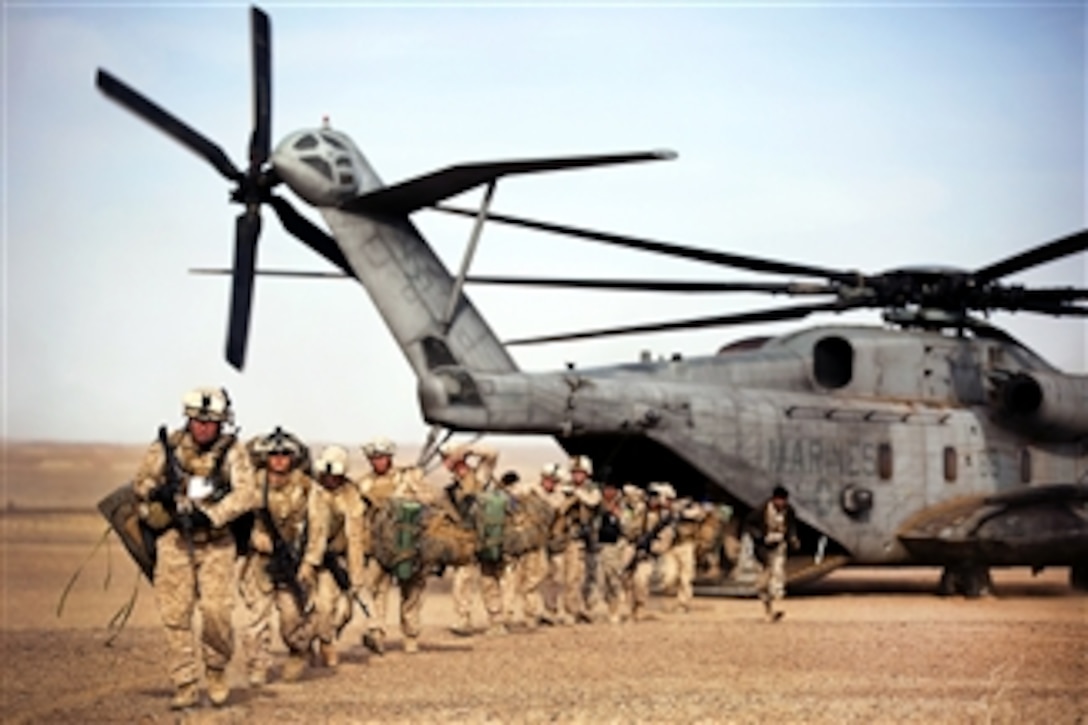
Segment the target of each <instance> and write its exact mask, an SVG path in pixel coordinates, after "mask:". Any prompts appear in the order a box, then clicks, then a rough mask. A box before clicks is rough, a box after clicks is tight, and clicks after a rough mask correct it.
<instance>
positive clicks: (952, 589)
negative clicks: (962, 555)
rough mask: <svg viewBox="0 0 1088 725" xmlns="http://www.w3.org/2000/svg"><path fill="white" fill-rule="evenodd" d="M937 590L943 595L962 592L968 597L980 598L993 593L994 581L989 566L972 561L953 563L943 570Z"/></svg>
mask: <svg viewBox="0 0 1088 725" xmlns="http://www.w3.org/2000/svg"><path fill="white" fill-rule="evenodd" d="M937 590H938V591H939V592H940V594H941V596H943V597H948V596H952V595H954V594H962V595H963V596H965V597H967V598H968V599H978V598H979V597H984V596H987V595H989V594H993V590H994V583H993V580H992V579H991V578H990V569H989V567H986V566H982V565H980V564H971V563H964V564H953V565H950V566H946V567H945V568H944V571H942V572H941V582H940V584H938V585H937Z"/></svg>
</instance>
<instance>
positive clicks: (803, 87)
mask: <svg viewBox="0 0 1088 725" xmlns="http://www.w3.org/2000/svg"><path fill="white" fill-rule="evenodd" d="M264 7H265V8H266V10H268V11H269V12H270V15H271V17H272V32H273V137H274V140H278V139H279V138H282V137H283V136H285V135H286V134H287V133H289V132H291V131H293V130H295V129H297V128H300V127H304V126H312V125H316V124H317V123H318V122H319V121H320V119H321V117H322V115H324V114H329V115H330V116H331V118H332V123H333V125H334V126H336V127H338V128H340V129H342V130H344V131H346V132H347V133H349V134H350V135H351V136H352V138H353V139H354V140H355V142H356V143H357V144H358V145H359V147H360V148H361V149H362V150H363V152H364V153H365V154H366V155H367V156H368V157H369V159H370V161H371V162H372V164H373V165H374V166H375V168H376V169H377V171H378V173H379V174H380V175H381V176H382V178H383V179H384V180H385V181H386V182H395V181H397V180H401V179H404V178H408V177H411V176H415V175H417V174H420V173H424V172H426V171H429V170H431V169H433V168H438V167H442V166H446V165H448V164H451V163H455V162H458V161H472V160H484V159H492V158H504V157H526V156H544V155H563V154H575V153H594V152H606V151H623V150H634V149H650V148H672V149H675V150H676V151H677V152H678V153H679V159H678V160H677V161H673V162H668V163H658V164H645V165H639V166H629V167H623V168H616V169H606V170H595V171H586V172H568V173H562V174H552V175H543V176H539V177H534V178H521V179H516V180H511V181H506V182H503V183H501V184H500V185H499V188H498V192H497V194H496V198H495V202H494V208H495V209H497V210H498V211H506V212H510V213H516V214H524V215H528V216H537V217H541V218H545V219H551V220H557V221H563V222H568V223H572V224H581V225H585V226H591V227H596V228H602V229H608V230H613V231H618V232H627V233H631V234H638V235H643V236H650V237H657V238H662V239H666V240H672V241H678V242H684V243H688V244H694V245H701V246H707V247H712V248H717V249H722V250H732V251H738V252H742V253H750V254H757V255H762V256H773V257H777V258H783V259H788V260H795V261H799V262H811V263H814V264H818V265H823V266H829V267H845V268H857V269H861V270H863V271H880V270H883V269H887V268H892V267H897V266H903V265H916V264H944V265H953V266H961V267H967V268H973V267H979V266H982V265H984V264H986V263H988V262H991V261H994V260H996V259H999V258H1002V257H1005V256H1008V255H1010V254H1013V253H1015V252H1017V251H1019V250H1021V249H1023V248H1025V247H1027V246H1031V245H1034V244H1038V243H1041V242H1043V241H1047V240H1049V239H1052V238H1054V237H1058V236H1062V235H1064V234H1067V233H1070V232H1072V231H1074V230H1076V229H1079V228H1081V227H1083V226H1085V82H1086V68H1085V8H1084V4H1083V3H1065V4H1051V5H1049V6H1046V5H1044V4H1041V3H1025V4H1023V5H1022V6H1019V7H1016V6H1003V7H1002V6H996V4H991V5H990V6H989V7H986V6H980V5H979V4H974V5H973V6H972V5H971V4H945V5H942V6H939V7H938V6H935V5H934V6H929V7H922V6H919V7H914V8H909V7H903V6H898V7H891V8H889V7H883V8H882V7H876V6H872V7H839V8H834V7H816V6H812V7H781V6H780V7H777V8H773V7H772V8H756V7H744V6H732V7H728V6H720V7H687V8H674V7H667V8H666V7H626V8H620V7H602V6H598V7H596V8H571V7H559V6H553V7H531V8H525V7H523V8H512V7H506V8H495V7H491V8H488V7H441V8H438V7H415V8H403V9H402V8H381V7H370V8H368V7H363V6H359V5H348V6H345V7H335V8H313V7H300V6H280V5H275V4H267V5H265V6H264ZM4 33H5V37H4V42H3V48H4V52H3V70H4V84H3V86H4V88H3V89H4V98H3V103H2V106H3V109H4V111H3V116H4V118H3V120H4V133H5V137H4V138H5V145H4V150H3V171H4V177H3V190H4V208H3V224H4V228H3V242H4V249H3V251H4V265H3V266H4V287H3V289H4V298H3V318H4V323H5V337H4V345H3V349H4V401H3V415H4V421H3V434H4V435H5V436H6V437H11V438H21V439H23V438H36V439H40V438H56V439H68V440H122V441H142V440H147V439H150V437H151V435H152V433H153V431H154V429H155V426H157V425H158V424H159V423H160V422H163V421H166V422H173V421H175V420H177V419H178V418H179V415H180V411H179V399H180V396H181V394H182V392H183V391H184V390H185V389H186V388H188V387H190V386H192V385H197V384H224V385H226V386H227V387H228V388H229V389H230V390H231V392H232V394H233V396H234V398H235V401H236V403H237V407H238V415H239V420H240V422H241V424H242V425H243V427H244V428H245V429H246V430H247V431H249V432H257V431H259V430H262V429H266V428H269V427H271V426H272V425H275V424H277V423H282V424H284V425H285V426H287V427H289V428H292V429H294V430H296V431H297V432H298V433H299V434H301V435H303V436H305V437H311V438H315V439H322V440H341V441H359V440H362V439H364V438H369V437H371V436H374V435H378V434H384V435H390V436H393V437H395V438H399V439H403V440H409V439H418V438H420V437H421V436H422V434H423V431H424V426H423V424H422V422H421V419H420V415H419V411H418V406H417V403H416V400H415V381H414V379H413V377H412V376H411V373H410V372H409V370H408V368H407V366H406V365H405V364H404V362H403V358H402V357H401V354H400V352H399V350H398V349H397V348H396V346H395V345H394V344H393V341H392V338H391V337H390V336H389V334H388V333H387V331H386V330H385V328H384V326H383V325H382V323H381V320H380V318H379V317H378V316H377V314H376V313H375V311H374V309H373V307H372V306H371V304H370V302H369V300H368V298H367V297H366V295H365V294H364V293H363V291H362V290H361V289H360V288H358V287H356V286H355V285H354V284H352V283H348V282H326V283H319V282H288V281H281V280H268V279H262V280H258V286H257V295H256V298H257V302H256V307H255V314H254V319H253V324H252V328H251V335H250V346H249V356H248V364H247V368H246V371H245V372H244V373H242V374H238V373H236V372H235V371H233V369H231V368H230V367H229V366H228V365H227V364H226V362H225V361H224V360H223V339H224V333H225V326H226V313H227V296H228V283H227V282H226V281H225V279H212V278H204V277H191V276H189V275H188V274H187V273H186V270H187V269H188V268H189V267H193V266H224V265H227V264H229V261H230V258H231V254H232V248H233V225H234V216H235V215H236V214H238V213H239V207H237V206H233V205H228V204H227V203H225V202H226V199H227V193H228V190H229V188H228V184H227V183H226V182H225V181H223V180H222V179H221V178H220V177H219V176H218V175H217V174H216V173H215V172H214V171H213V170H212V169H211V168H210V167H208V166H206V165H205V164H204V163H203V162H202V161H201V160H199V159H198V158H196V157H195V156H193V155H192V154H191V153H189V152H188V151H186V150H185V149H183V148H182V147H180V146H179V145H177V144H176V143H174V142H173V141H171V140H170V139H168V138H167V137H166V136H164V135H163V134H161V133H160V132H158V131H157V130H155V129H153V128H151V127H149V126H148V125H147V124H145V123H143V122H142V121H140V120H139V119H137V118H136V117H134V116H132V115H131V114H129V113H128V112H127V111H125V110H123V109H121V108H120V107H119V106H117V105H115V104H114V103H112V102H111V101H109V100H107V99H106V98H105V97H103V96H101V95H100V94H99V93H98V92H97V90H95V88H94V85H93V78H94V72H95V69H96V68H97V67H99V66H101V67H104V68H106V69H108V70H110V71H111V72H113V73H114V74H116V75H117V76H119V77H120V78H122V79H123V80H125V81H126V82H128V83H129V84H131V85H133V86H134V87H136V88H138V89H140V90H141V91H142V92H143V93H145V94H146V95H148V96H149V97H150V98H152V99H154V100H155V101H157V102H158V103H160V104H161V105H163V106H165V107H166V108H168V109H169V110H171V111H172V112H174V113H175V114H177V115H179V116H180V117H182V118H183V119H185V120H186V121H187V122H189V123H190V124H191V125H193V126H194V127H196V128H197V129H199V130H201V131H202V132H204V133H205V134H207V135H208V136H209V137H211V138H212V139H213V140H215V141H217V142H218V143H219V144H220V145H222V147H223V148H224V149H225V150H226V152H227V153H228V154H229V155H230V156H231V157H232V158H233V159H234V161H235V163H236V164H240V163H241V161H242V160H243V156H244V148H245V146H246V143H247V140H248V134H249V129H250V114H251V109H250V88H249V73H250V71H249V55H248V54H249V46H248V42H249V41H248V13H247V9H246V6H244V5H232V6H225V7H210V6H207V5H205V6H201V5H187V6H171V7H166V8H163V7H158V8H156V7H153V6H125V5H119V6H115V7H112V8H106V7H97V8H96V7H89V6H86V5H79V6H73V7H65V6H44V7H43V6H42V5H41V4H37V3H36V4H28V5H19V4H15V3H6V4H5V5H4ZM283 193H285V194H286V193H288V192H287V191H286V190H284V192H283ZM474 198H475V197H473V199H474ZM470 200H471V199H470ZM293 201H295V203H296V206H297V207H299V208H300V210H304V209H303V207H304V206H305V205H304V203H303V202H301V201H298V200H297V199H293ZM304 211H305V212H306V213H308V214H309V213H310V210H304ZM312 218H314V219H317V218H318V217H317V216H316V215H312ZM415 219H416V221H417V223H418V224H419V226H420V228H421V230H422V231H423V232H424V234H426V235H427V237H428V239H429V240H430V241H431V242H432V244H433V245H434V246H435V248H436V249H437V250H438V252H439V254H440V255H441V256H442V257H443V258H444V259H445V260H446V262H447V265H448V266H450V267H454V268H455V267H456V266H457V264H458V260H459V258H460V254H461V250H462V249H463V245H464V243H465V240H466V238H467V235H468V231H469V225H468V223H467V222H464V221H461V220H451V219H446V218H441V217H438V216H437V215H436V214H434V213H426V212H424V213H419V214H417V215H416V217H415ZM264 222H265V225H264V227H265V233H264V235H263V237H262V240H261V242H262V244H261V248H260V260H261V264H262V266H269V267H297V268H311V269H316V268H324V267H323V266H322V263H321V262H320V260H319V259H318V258H316V257H315V256H314V255H313V254H312V253H310V252H309V251H308V250H306V249H305V248H303V247H302V246H301V245H300V244H298V243H297V242H296V241H295V240H294V239H293V238H291V237H289V236H288V235H286V234H285V233H284V232H283V231H282V230H281V229H280V228H279V226H278V222H277V220H276V219H275V217H274V216H273V215H272V213H271V212H270V211H268V210H266V213H265V217H264ZM477 260H478V262H477V265H476V266H475V268H474V269H475V271H477V272H481V273H495V274H501V273H505V274H516V273H519V272H520V273H525V272H526V271H531V272H532V273H538V274H565V275H570V274H581V275H585V276H607V275H614V276H665V275H669V276H674V277H687V278H694V279H719V280H721V279H750V278H752V277H751V276H748V275H744V274H742V273H739V272H737V273H734V272H731V271H729V270H725V269H720V268H715V267H710V266H706V265H697V264H694V263H690V262H682V261H676V260H668V259H664V258H661V257H657V256H652V255H647V254H640V253H637V252H633V251H624V250H618V249H609V248H604V247H599V246H594V245H589V244H585V243H577V242H574V241H570V240H565V239H562V238H557V237H550V236H542V235H534V234H531V233H528V232H517V231H510V230H506V229H502V228H500V227H498V226H496V227H491V228H488V229H486V230H485V232H484V237H483V241H482V247H481V250H480V253H479V254H478V257H477ZM1085 276H1086V267H1085V255H1079V256H1078V257H1075V258H1071V259H1067V260H1066V261H1064V262H1061V263H1055V264H1050V265H1047V266H1046V267H1041V268H1039V269H1037V270H1035V271H1034V272H1032V273H1030V274H1024V275H1021V276H1019V277H1017V278H1014V280H1015V281H1020V282H1024V283H1037V284H1067V285H1072V284H1079V285H1083V284H1085ZM470 296H471V297H472V298H473V299H474V301H475V302H476V303H477V305H478V306H479V307H480V309H481V310H482V312H483V313H484V315H485V316H486V317H487V318H488V319H489V321H490V322H491V323H492V325H493V327H494V328H495V329H496V330H497V332H498V333H499V335H500V336H502V337H518V336H525V335H530V334H535V333H545V332H551V331H564V330H571V329H579V328H582V327H596V326H604V325H615V324H625V323H630V322H637V321H651V320H659V319H668V318H673V317H688V316H699V315H707V314H714V313H717V312H721V313H725V312H728V311H739V310H743V309H752V308H754V307H757V306H765V305H773V304H777V303H782V302H783V300H780V299H777V298H770V297H768V298H763V297H758V296H746V295H733V296H727V295H715V296H689V297H681V296H675V295H673V296H669V295H652V294H631V295H616V294H606V293H593V292H574V291H571V292H562V293H555V292H539V291H514V292H511V291H504V290H497V289H492V288H476V289H473V290H471V291H470ZM835 319H836V318H834V317H826V318H818V319H816V318H813V319H812V320H811V322H814V323H815V322H833V321H835ZM838 319H839V320H844V321H861V322H871V323H874V324H879V317H878V314H877V313H876V312H872V313H858V314H854V315H850V316H842V317H840V318H838ZM995 319H996V321H997V322H998V323H1000V324H1002V325H1005V326H1007V327H1008V328H1009V329H1010V330H1011V331H1012V332H1013V333H1014V334H1016V335H1018V336H1020V337H1021V338H1022V339H1023V340H1024V341H1025V342H1027V343H1028V344H1029V345H1032V346H1034V347H1035V348H1036V349H1037V350H1039V351H1040V352H1041V353H1042V354H1044V355H1045V356H1047V357H1048V358H1049V359H1051V361H1052V362H1054V363H1055V364H1057V365H1058V366H1060V367H1062V368H1064V369H1066V370H1069V371H1072V372H1085V369H1086V367H1088V364H1086V359H1088V350H1086V341H1085V323H1083V322H1078V321H1064V322H1055V321H1051V320H1049V319H1046V318H1040V317H1037V316H1025V315H1019V316H1014V315H997V316H995ZM798 326H799V325H798V323H783V324H779V325H769V326H759V327H756V326H751V327H744V328H734V329H725V330H706V331H699V332H692V333H672V334H664V335H655V336H643V337H623V338H617V339H614V340H607V341H597V342H585V343H569V344H560V345H550V346H542V347H536V348H525V349H516V350H515V353H514V354H515V357H516V359H517V360H518V362H519V364H520V365H521V366H522V367H524V368H526V369H530V370H532V369H554V368H558V367H561V366H562V365H563V364H564V362H565V361H568V360H573V361H577V362H578V364H579V365H582V366H589V365H598V364H606V363H609V362H618V361H628V360H634V359H636V358H637V356H638V354H639V351H640V350H642V349H650V350H653V351H654V352H655V353H658V354H668V353H671V352H673V351H680V352H683V353H684V354H685V355H698V354H703V353H710V352H712V351H713V350H715V349H716V348H717V347H719V346H720V344H722V343H723V342H725V341H727V340H731V339H734V338H737V337H742V336H747V335H751V334H757V333H761V332H762V333H767V332H781V331H786V330H790V329H795V328H797V327H798Z"/></svg>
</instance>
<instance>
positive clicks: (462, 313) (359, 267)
mask: <svg viewBox="0 0 1088 725" xmlns="http://www.w3.org/2000/svg"><path fill="white" fill-rule="evenodd" d="M321 213H322V215H323V216H324V217H325V221H326V222H327V223H328V225H329V228H330V229H331V230H332V233H333V235H334V236H335V237H336V240H337V242H338V243H339V245H340V248H341V249H342V250H343V252H344V256H346V257H347V260H348V263H349V264H350V265H351V267H352V269H353V270H354V272H355V275H356V276H357V277H358V278H359V280H360V281H361V282H362V283H363V285H364V286H365V287H366V290H367V292H368V293H369V294H370V298H371V299H372V300H373V301H374V305H375V306H376V307H377V308H378V311H379V312H380V313H381V315H382V317H383V318H384V319H385V323H386V324H387V325H388V326H389V329H390V331H391V332H392V333H393V336H394V337H395V338H396V340H397V344H398V345H399V346H400V348H401V350H402V351H403V352H404V355H405V357H406V358H408V363H409V364H410V365H411V366H412V369H413V370H414V371H415V373H416V376H417V377H419V378H424V377H427V376H428V375H429V374H430V373H431V371H433V370H435V369H436V368H439V367H444V366H460V367H463V368H465V369H467V370H471V371H475V372H488V373H503V372H514V371H516V370H517V366H516V365H515V363H514V360H513V359H512V358H511V357H510V355H509V353H507V351H506V348H504V347H503V345H502V343H501V342H499V339H498V338H497V337H496V336H495V333H494V332H492V330H491V328H490V327H489V326H488V325H487V323H486V322H485V321H484V319H483V317H482V316H481V315H480V313H479V312H478V311H477V310H476V308H475V307H474V306H473V305H472V303H471V302H469V300H468V299H467V298H466V297H465V296H464V295H463V294H461V295H459V300H458V301H457V303H456V306H455V307H454V312H453V316H452V317H451V319H450V323H449V326H448V329H447V328H446V325H445V324H444V318H445V315H446V312H447V307H448V306H449V303H450V297H451V295H452V294H453V289H454V279H453V277H452V275H451V274H450V273H449V271H448V270H447V269H446V267H445V265H443V264H442V261H441V260H440V259H439V258H438V256H437V255H436V254H435V253H434V250H433V249H431V247H430V245H428V244H427V242H426V241H425V240H424V239H423V237H422V236H421V235H420V233H419V232H418V231H417V230H416V228H415V225H413V224H412V222H411V221H410V220H409V219H408V218H407V217H406V216H404V217H387V216H378V215H369V214H361V213H357V212H351V211H343V210H340V209H335V208H332V207H323V208H321Z"/></svg>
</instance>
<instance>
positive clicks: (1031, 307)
mask: <svg viewBox="0 0 1088 725" xmlns="http://www.w3.org/2000/svg"><path fill="white" fill-rule="evenodd" d="M1013 311H1014V312H1017V311H1019V312H1034V313H1036V314H1039V315H1054V316H1055V317H1088V307H1080V306H1078V305H1062V304H1044V303H1038V304H1030V303H1029V304H1025V305H1021V306H1020V307H1019V308H1018V310H1013Z"/></svg>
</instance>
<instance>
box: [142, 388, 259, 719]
mask: <svg viewBox="0 0 1088 725" xmlns="http://www.w3.org/2000/svg"><path fill="white" fill-rule="evenodd" d="M182 405H183V409H184V414H185V417H186V423H185V426H184V427H183V428H181V429H179V430H175V431H173V432H171V433H169V434H167V432H166V428H165V427H163V428H160V430H159V438H158V440H156V441H155V442H154V443H152V444H151V446H150V447H149V448H148V450H147V453H146V455H145V456H144V459H143V462H142V463H141V464H140V467H139V469H138V470H137V472H136V475H135V477H134V479H133V483H132V489H133V493H134V494H135V497H136V500H137V501H138V505H137V511H138V514H139V518H140V521H141V527H142V528H144V530H146V531H148V532H149V534H150V537H148V538H150V539H151V540H153V541H154V551H153V557H152V558H153V562H152V568H151V573H150V578H151V579H152V580H153V582H154V586H155V598H156V600H157V602H158V607H159V612H160V614H161V615H162V623H163V627H164V628H165V630H166V641H167V647H168V652H169V668H170V678H171V680H173V683H174V688H175V692H174V697H173V699H172V700H171V703H170V706H171V707H173V708H175V709H183V708H188V707H192V706H194V705H196V704H197V702H198V700H199V696H200V694H199V689H198V681H199V679H200V675H201V669H202V668H201V666H200V665H201V664H203V669H204V676H205V679H206V682H207V688H208V697H209V698H210V699H211V702H212V704H213V705H217V706H218V705H222V704H224V703H225V702H226V701H227V698H228V697H229V696H230V687H229V685H228V682H227V678H226V672H225V670H226V667H227V663H228V662H229V661H230V658H231V655H232V654H233V650H234V638H233V630H232V628H231V612H232V610H233V608H234V584H235V576H234V561H235V557H236V547H235V540H234V537H233V536H232V534H231V529H230V526H229V524H230V523H231V522H232V521H234V520H235V519H237V518H238V517H239V516H242V515H243V514H245V513H246V512H248V511H249V510H250V509H252V508H253V506H254V505H255V493H256V492H255V487H254V478H253V469H252V468H251V466H250V461H249V457H248V456H247V455H246V452H245V449H244V448H243V447H242V446H241V444H239V443H238V441H237V439H236V438H235V436H234V434H233V432H232V429H231V424H232V422H233V411H232V410H231V404H230V398H229V397H228V396H227V391H226V390H223V389H222V388H196V389H194V390H190V391H189V392H188V393H186V394H185V397H184V398H183V399H182ZM151 553H152V552H148V554H151ZM198 606H199V608H200V613H201V620H202V622H203V627H202V628H201V631H200V642H201V648H202V649H201V656H200V657H199V658H198V656H197V653H196V651H195V649H194V629H195V628H196V623H195V620H194V613H195V610H196V608H197V607H198ZM201 660H202V662H201Z"/></svg>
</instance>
